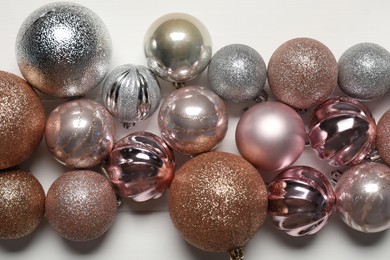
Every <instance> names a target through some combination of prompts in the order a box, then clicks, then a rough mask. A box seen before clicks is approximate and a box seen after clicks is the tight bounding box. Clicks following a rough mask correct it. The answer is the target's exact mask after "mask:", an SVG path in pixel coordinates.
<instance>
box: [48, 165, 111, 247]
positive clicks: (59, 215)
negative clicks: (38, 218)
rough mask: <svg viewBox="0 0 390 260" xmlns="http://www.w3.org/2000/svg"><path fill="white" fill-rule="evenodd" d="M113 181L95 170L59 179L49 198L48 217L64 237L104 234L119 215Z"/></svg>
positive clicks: (65, 175) (53, 186)
mask: <svg viewBox="0 0 390 260" xmlns="http://www.w3.org/2000/svg"><path fill="white" fill-rule="evenodd" d="M116 207H117V201H116V195H115V192H114V190H113V189H112V187H111V184H110V183H109V181H108V180H107V179H106V178H104V177H103V176H102V175H100V174H98V173H97V172H93V171H72V172H67V173H65V174H64V175H62V176H60V177H59V178H57V179H56V180H55V181H54V182H53V184H52V185H51V186H50V188H49V191H48V192H47V197H46V218H47V219H48V221H49V223H50V225H51V226H52V227H53V228H54V230H56V231H57V232H58V233H59V234H60V236H62V237H64V238H66V239H68V240H73V241H88V240H92V239H96V238H98V237H99V236H101V235H102V234H104V233H105V232H106V231H107V230H108V229H109V228H110V227H111V225H112V223H113V221H114V219H115V215H116Z"/></svg>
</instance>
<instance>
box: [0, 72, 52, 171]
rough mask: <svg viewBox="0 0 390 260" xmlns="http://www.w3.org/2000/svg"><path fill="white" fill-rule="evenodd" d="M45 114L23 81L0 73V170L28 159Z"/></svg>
mask: <svg viewBox="0 0 390 260" xmlns="http://www.w3.org/2000/svg"><path fill="white" fill-rule="evenodd" d="M44 130H45V111H44V108H43V105H42V102H41V100H40V98H39V97H38V95H37V93H36V92H35V91H34V90H33V89H32V87H31V86H30V85H28V84H27V83H26V82H25V81H24V80H23V79H22V78H20V77H18V76H16V75H14V74H11V73H7V72H4V71H0V169H6V168H10V167H13V166H16V165H18V164H19V163H21V162H23V161H25V160H26V159H27V158H29V157H30V156H31V155H32V154H33V152H34V151H35V149H36V148H37V147H38V145H39V143H40V142H41V140H42V136H43V132H44Z"/></svg>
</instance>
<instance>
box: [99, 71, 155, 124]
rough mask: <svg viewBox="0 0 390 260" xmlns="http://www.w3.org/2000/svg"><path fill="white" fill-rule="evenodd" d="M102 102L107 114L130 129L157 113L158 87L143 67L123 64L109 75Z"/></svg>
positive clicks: (105, 83)
mask: <svg viewBox="0 0 390 260" xmlns="http://www.w3.org/2000/svg"><path fill="white" fill-rule="evenodd" d="M102 98H103V103H104V106H105V107H106V108H107V110H108V111H110V113H111V114H112V115H113V116H114V117H116V118H117V119H118V120H119V121H121V122H123V125H124V126H125V127H126V128H130V127H132V126H134V124H135V123H136V122H138V121H141V120H145V119H146V118H148V117H149V116H151V115H152V114H153V112H154V111H156V109H157V107H158V105H159V104H160V99H161V91H160V85H159V83H158V81H157V78H156V77H155V76H154V75H153V73H152V72H151V71H150V70H149V69H147V68H146V67H144V66H137V65H131V64H126V65H122V66H119V67H117V68H115V69H114V70H113V71H112V72H110V73H109V74H108V76H107V78H106V80H105V81H104V84H103V89H102Z"/></svg>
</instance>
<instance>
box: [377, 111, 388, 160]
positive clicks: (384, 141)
mask: <svg viewBox="0 0 390 260" xmlns="http://www.w3.org/2000/svg"><path fill="white" fill-rule="evenodd" d="M375 142H376V149H377V151H378V153H379V155H380V157H381V159H382V160H383V161H384V162H385V163H386V164H388V165H390V109H389V110H387V111H386V112H385V113H384V114H383V116H382V117H381V118H380V119H379V122H378V125H377V128H376V139H375Z"/></svg>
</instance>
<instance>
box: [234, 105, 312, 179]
mask: <svg viewBox="0 0 390 260" xmlns="http://www.w3.org/2000/svg"><path fill="white" fill-rule="evenodd" d="M305 140H306V132H305V126H304V123H303V121H302V119H301V117H300V116H299V115H298V113H297V112H295V111H294V110H293V109H292V108H290V107H289V106H287V105H285V104H283V103H280V102H274V101H268V102H264V103H259V104H256V105H254V106H253V107H251V108H250V109H249V110H248V111H246V112H245V114H244V115H242V116H241V118H240V120H239V122H238V124H237V129H236V144H237V148H238V150H239V152H240V153H241V155H242V156H243V157H244V158H245V159H246V160H248V161H249V162H250V163H251V164H253V165H254V166H255V167H257V168H258V169H260V170H264V171H277V170H281V169H283V168H286V167H288V166H289V165H291V164H292V163H293V162H295V161H296V160H297V159H298V157H299V156H300V155H301V153H302V152H303V149H304V148H305Z"/></svg>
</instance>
